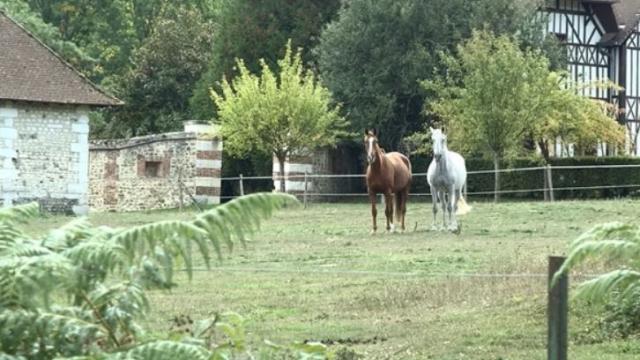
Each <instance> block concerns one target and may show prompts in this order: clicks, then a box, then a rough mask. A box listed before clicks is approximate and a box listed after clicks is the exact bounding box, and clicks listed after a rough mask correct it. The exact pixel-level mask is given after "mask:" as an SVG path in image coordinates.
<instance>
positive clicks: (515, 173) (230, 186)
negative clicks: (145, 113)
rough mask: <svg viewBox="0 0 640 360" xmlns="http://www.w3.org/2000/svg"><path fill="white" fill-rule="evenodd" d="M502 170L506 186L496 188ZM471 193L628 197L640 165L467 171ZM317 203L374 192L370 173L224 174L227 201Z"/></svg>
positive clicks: (420, 184)
mask: <svg viewBox="0 0 640 360" xmlns="http://www.w3.org/2000/svg"><path fill="white" fill-rule="evenodd" d="M496 173H499V174H500V178H501V188H500V189H499V190H496V189H495V188H494V177H495V175H496ZM426 175H427V173H426V172H418V173H413V174H412V177H413V183H412V192H411V194H410V196H412V197H428V196H430V195H431V193H430V188H429V186H428V183H427V179H426ZM467 175H468V176H467V188H465V194H466V195H467V196H478V197H489V196H495V195H496V194H498V195H506V196H511V197H515V198H533V199H536V198H544V199H546V200H554V198H555V197H558V198H590V197H616V196H627V195H629V194H632V193H634V192H635V191H637V190H638V189H640V164H609V165H605V164H603V165H569V166H536V167H521V168H505V169H499V170H497V171H496V170H493V169H491V170H473V171H468V172H467ZM280 180H284V181H285V183H286V188H287V192H290V193H293V194H295V195H297V196H299V197H300V198H301V199H302V198H303V199H305V200H307V199H309V200H311V201H322V200H328V201H339V200H340V199H349V198H352V199H353V198H363V197H366V196H368V193H367V191H366V184H365V175H364V174H311V173H304V174H289V175H285V176H284V177H281V176H278V175H276V174H274V175H273V176H243V175H239V176H234V177H225V178H222V179H221V181H222V184H223V187H226V189H227V191H225V192H224V194H223V196H221V199H227V200H228V199H232V198H235V197H238V196H241V195H244V194H247V193H251V192H255V191H265V190H267V191H270V190H273V189H278V188H279V186H280V185H279V183H280Z"/></svg>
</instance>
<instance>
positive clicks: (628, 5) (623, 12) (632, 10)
mask: <svg viewBox="0 0 640 360" xmlns="http://www.w3.org/2000/svg"><path fill="white" fill-rule="evenodd" d="M611 6H612V8H613V13H614V14H615V18H616V23H617V25H618V32H617V33H616V34H615V36H612V37H610V38H609V39H607V41H605V42H603V43H605V44H613V45H619V44H622V43H623V42H624V41H625V40H626V39H627V37H628V36H629V34H631V32H632V31H633V29H634V28H635V27H636V26H637V25H638V21H640V16H639V15H640V0H618V1H616V2H613V3H612V5H611Z"/></svg>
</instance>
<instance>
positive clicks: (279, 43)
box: [190, 0, 340, 119]
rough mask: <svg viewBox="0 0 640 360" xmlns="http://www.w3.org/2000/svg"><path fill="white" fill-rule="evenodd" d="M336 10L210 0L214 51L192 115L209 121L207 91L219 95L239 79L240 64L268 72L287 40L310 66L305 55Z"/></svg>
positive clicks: (336, 1) (334, 3) (320, 5)
mask: <svg viewBox="0 0 640 360" xmlns="http://www.w3.org/2000/svg"><path fill="white" fill-rule="evenodd" d="M339 6H340V0H298V1H289V0H261V1H255V0H215V2H214V6H213V18H214V22H215V24H216V28H215V33H214V41H213V51H212V54H211V60H210V62H209V64H208V67H207V72H206V73H205V74H204V75H203V77H202V79H201V80H200V81H199V82H198V85H197V87H196V89H195V90H194V95H193V98H192V99H191V100H190V103H191V108H190V110H191V115H192V116H193V117H194V118H198V119H211V118H213V117H214V114H215V108H214V106H213V104H212V102H211V98H210V96H209V91H210V89H211V88H212V87H215V88H216V90H219V89H220V88H219V86H218V87H216V84H219V83H220V82H221V81H222V78H223V77H227V78H228V79H231V78H233V77H234V76H236V75H237V74H238V69H237V67H236V59H242V60H243V61H244V64H245V66H246V67H247V69H249V71H251V72H258V71H259V70H261V69H262V65H261V64H260V59H263V60H264V61H265V62H266V63H267V65H268V66H270V67H272V68H273V67H275V66H276V65H277V60H278V59H279V58H281V57H282V55H283V54H282V49H283V48H284V46H285V44H286V43H287V41H288V39H291V42H292V46H293V47H301V48H302V49H303V52H302V59H303V61H304V62H305V63H307V64H313V63H314V62H315V56H314V55H313V54H312V53H311V52H310V50H309V49H312V48H314V47H315V46H316V44H317V41H318V36H319V34H320V31H321V29H322V27H323V26H324V25H325V24H326V23H327V22H328V21H329V20H330V19H331V18H332V17H333V16H334V15H335V13H336V12H337V10H338V8H339Z"/></svg>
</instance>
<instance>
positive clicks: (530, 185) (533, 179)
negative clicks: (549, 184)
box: [411, 157, 640, 199]
mask: <svg viewBox="0 0 640 360" xmlns="http://www.w3.org/2000/svg"><path fill="white" fill-rule="evenodd" d="M411 161H412V164H413V171H414V173H422V172H426V169H427V168H428V164H429V163H430V161H431V158H428V157H412V159H411ZM466 163H467V171H476V170H493V161H491V160H486V159H467V160H466ZM627 164H634V165H639V166H640V158H632V157H575V158H558V159H552V160H551V167H552V180H553V187H554V189H555V192H554V194H555V198H556V199H586V198H612V197H621V196H629V195H634V194H636V193H638V191H639V190H640V187H623V186H625V185H639V184H640V167H638V168H601V169H593V168H591V169H558V168H556V169H554V168H553V167H554V166H599V165H627ZM537 166H542V162H541V160H536V159H531V158H519V159H515V160H512V161H510V162H509V163H504V164H501V168H503V169H505V168H523V167H537ZM543 176H544V172H543V171H542V170H534V171H526V172H521V171H519V172H505V173H502V174H501V177H500V180H501V181H500V187H501V189H502V190H527V189H542V188H544V177H543ZM493 186H494V175H493V174H492V173H489V174H469V176H468V179H467V187H468V188H467V190H468V192H469V193H475V192H492V191H493ZM593 186H616V187H612V188H607V189H579V190H562V188H573V187H593ZM428 191H429V189H428V184H427V182H426V177H425V178H424V179H422V178H414V184H413V186H412V192H413V193H422V192H428ZM474 196H481V197H482V196H485V197H491V196H493V195H492V194H486V195H474ZM543 196H544V193H543V192H542V191H537V192H535V191H532V192H522V193H513V194H502V195H501V197H504V198H530V199H531V198H542V197H543Z"/></svg>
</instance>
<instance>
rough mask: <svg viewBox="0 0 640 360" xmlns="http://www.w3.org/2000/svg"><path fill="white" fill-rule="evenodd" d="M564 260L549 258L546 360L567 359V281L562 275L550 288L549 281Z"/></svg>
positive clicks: (555, 257) (561, 258)
mask: <svg viewBox="0 0 640 360" xmlns="http://www.w3.org/2000/svg"><path fill="white" fill-rule="evenodd" d="M565 259H566V258H565V257H562V256H549V280H548V281H549V295H548V296H549V304H548V307H547V315H548V325H549V330H548V333H547V336H548V343H547V358H548V360H566V359H567V322H568V321H567V320H568V300H567V299H568V293H569V279H568V277H567V275H566V274H565V275H563V276H561V277H560V278H559V279H558V282H556V284H555V286H554V287H553V288H551V279H553V275H554V274H555V273H556V272H557V271H558V269H560V267H561V266H562V264H563V263H564V260H565Z"/></svg>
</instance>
